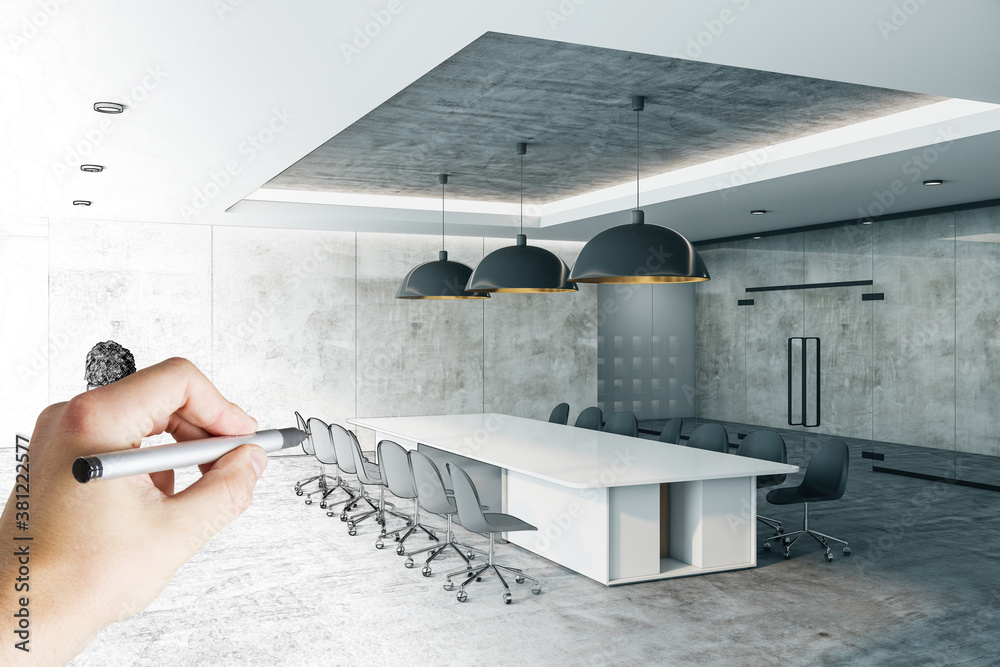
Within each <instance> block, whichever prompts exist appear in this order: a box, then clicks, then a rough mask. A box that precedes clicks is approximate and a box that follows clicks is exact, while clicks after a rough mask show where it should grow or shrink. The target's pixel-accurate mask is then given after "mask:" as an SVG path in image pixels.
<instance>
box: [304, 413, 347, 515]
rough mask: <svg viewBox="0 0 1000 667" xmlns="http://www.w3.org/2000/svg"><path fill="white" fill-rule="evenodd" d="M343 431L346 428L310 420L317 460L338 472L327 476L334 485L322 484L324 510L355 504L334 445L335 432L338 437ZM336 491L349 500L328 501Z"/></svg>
mask: <svg viewBox="0 0 1000 667" xmlns="http://www.w3.org/2000/svg"><path fill="white" fill-rule="evenodd" d="M343 430H344V427H342V426H340V425H339V424H330V425H329V426H327V425H326V424H324V423H323V421H322V420H319V419H316V418H315V417H310V418H309V432H310V434H311V437H312V441H313V449H314V450H315V452H316V459H317V460H318V461H319V462H320V463H321V464H323V465H324V466H326V465H332V466H333V467H334V469H335V470H336V475H334V476H332V477H331V476H329V475H327V477H329V478H330V479H331V480H332V481H333V484H332V485H329V484H326V483H324V482H322V481H321V482H320V487H321V489H323V490H324V493H323V496H322V499H321V501H320V503H319V506H320V508H322V509H327V508H330V507H334V506H336V505H342V504H344V503H350V502H353V501H354V499H355V496H356V493H355V490H354V489H353V488H351V487H350V486H348V485H347V483H346V482H345V481H344V480H343V478H342V477H341V476H340V466H338V465H337V448H336V446H335V445H334V440H333V433H334V431H338V435H340V433H339V431H343ZM335 491H343V492H344V493H346V494H347V498H346V499H345V500H340V501H337V502H332V501H330V500H327V499H328V498H329V496H330V495H331V494H333V493H334V492H335ZM310 502H311V501H310V500H306V504H307V505H308V504H309V503H310Z"/></svg>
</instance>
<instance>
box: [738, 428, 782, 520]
mask: <svg viewBox="0 0 1000 667" xmlns="http://www.w3.org/2000/svg"><path fill="white" fill-rule="evenodd" d="M736 455H737V456H747V457H750V458H752V459H758V460H761V461H773V462H775V463H788V450H787V449H786V448H785V440H784V438H782V437H781V435H780V434H778V433H777V432H775V431H754V432H753V433H751V434H750V435H748V436H747V437H745V438H743V442H741V443H740V447H739V449H737V450H736ZM784 483H785V475H758V476H757V488H758V489H763V488H767V487H769V486H777V485H778V484H784ZM757 520H758V521H760V522H761V523H763V524H766V525H768V526H770V527H771V528H773V529H774V530H776V531H777V534H779V535H780V534H781V533H784V532H785V529H784V528H783V527H782V525H781V522H780V521H778V520H777V519H769V518H768V517H766V516H761V515H760V514H758V515H757Z"/></svg>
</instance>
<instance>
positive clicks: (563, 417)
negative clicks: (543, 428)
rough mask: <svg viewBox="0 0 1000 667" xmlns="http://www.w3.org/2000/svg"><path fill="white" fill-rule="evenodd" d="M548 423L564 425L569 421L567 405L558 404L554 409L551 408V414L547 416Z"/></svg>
mask: <svg viewBox="0 0 1000 667" xmlns="http://www.w3.org/2000/svg"><path fill="white" fill-rule="evenodd" d="M549 421H550V422H552V423H553V424H565V423H566V422H568V421H569V403H560V404H559V405H557V406H556V407H554V408H552V414H550V415H549Z"/></svg>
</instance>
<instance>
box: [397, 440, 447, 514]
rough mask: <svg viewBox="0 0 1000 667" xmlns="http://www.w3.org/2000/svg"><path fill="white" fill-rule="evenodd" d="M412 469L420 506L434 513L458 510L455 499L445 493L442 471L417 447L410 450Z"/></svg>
mask: <svg viewBox="0 0 1000 667" xmlns="http://www.w3.org/2000/svg"><path fill="white" fill-rule="evenodd" d="M408 456H409V458H410V470H412V471H413V485H414V486H415V487H416V488H417V499H418V501H419V502H420V506H421V507H423V508H424V509H425V510H427V511H428V512H433V513H434V514H454V513H455V512H457V511H458V508H457V507H456V506H455V501H453V500H451V499H450V498H448V494H447V493H445V486H444V479H443V478H442V477H441V471H440V470H439V469H438V467H437V465H435V463H434V461H432V460H431V459H430V458H429V457H428V456H427V455H426V454H424V453H423V452H419V451H417V450H416V449H411V450H410V451H409V452H408Z"/></svg>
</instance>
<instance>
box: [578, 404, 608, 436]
mask: <svg viewBox="0 0 1000 667" xmlns="http://www.w3.org/2000/svg"><path fill="white" fill-rule="evenodd" d="M603 423H604V413H603V412H601V409H600V408H598V407H590V408H585V409H584V410H583V412H581V413H580V414H579V415H578V416H577V418H576V423H575V424H573V426H576V427H577V428H589V429H590V430H592V431H600V430H601V424H603Z"/></svg>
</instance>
